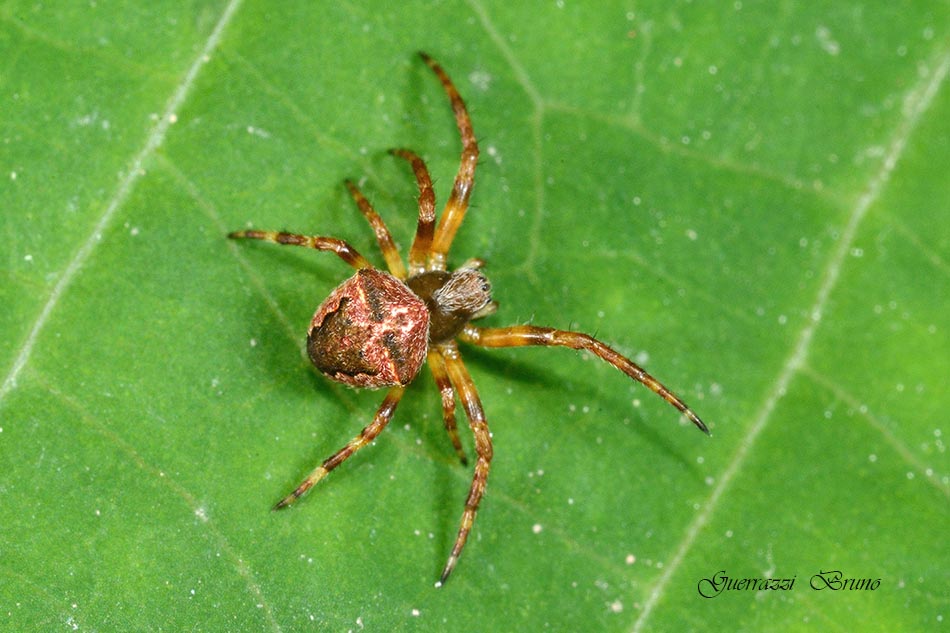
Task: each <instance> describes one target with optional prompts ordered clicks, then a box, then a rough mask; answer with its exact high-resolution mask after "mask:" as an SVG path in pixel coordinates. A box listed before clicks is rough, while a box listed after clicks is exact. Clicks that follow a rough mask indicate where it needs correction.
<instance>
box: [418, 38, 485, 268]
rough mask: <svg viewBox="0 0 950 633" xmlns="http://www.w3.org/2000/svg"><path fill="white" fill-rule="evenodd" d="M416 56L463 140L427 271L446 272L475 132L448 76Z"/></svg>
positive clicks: (471, 176) (467, 193) (465, 195)
mask: <svg viewBox="0 0 950 633" xmlns="http://www.w3.org/2000/svg"><path fill="white" fill-rule="evenodd" d="M419 56H420V57H421V58H422V60H423V61H424V62H425V63H426V64H428V66H429V68H431V69H432V71H433V72H434V73H435V74H436V76H437V77H438V78H439V81H441V82H442V88H443V89H444V90H445V94H447V95H448V97H449V101H450V102H451V104H452V111H453V112H454V113H455V124H456V125H457V126H458V129H459V134H460V135H461V137H462V157H461V160H460V163H459V170H458V173H457V174H456V175H455V183H454V184H453V185H452V193H451V194H450V195H449V200H448V202H447V203H446V204H445V210H444V211H443V212H442V217H441V219H439V225H438V227H437V228H436V230H435V238H434V240H433V243H432V248H431V251H430V253H429V270H445V265H446V259H447V258H448V253H449V248H451V246H452V240H453V239H455V232H456V231H458V228H459V226H460V225H461V224H462V220H463V219H465V212H466V211H467V210H468V200H469V198H470V197H471V195H472V185H474V184H475V166H476V165H477V164H478V143H477V142H476V141H475V132H474V131H473V130H472V121H471V119H470V118H469V116H468V110H466V109H465V102H464V101H463V100H462V97H461V95H459V92H458V90H456V88H455V85H454V84H453V83H452V80H451V79H449V76H448V74H446V72H445V71H444V70H443V69H442V67H441V66H440V65H439V64H438V63H437V62H436V61H435V60H433V59H432V58H431V57H429V56H428V55H426V54H425V53H423V52H421V51H420V52H419Z"/></svg>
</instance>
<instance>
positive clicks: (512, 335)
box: [459, 324, 709, 435]
mask: <svg viewBox="0 0 950 633" xmlns="http://www.w3.org/2000/svg"><path fill="white" fill-rule="evenodd" d="M459 338H460V339H461V340H463V341H465V342H467V343H472V344H473V345H480V346H481V347H523V346H526V345H544V346H552V345H559V346H563V347H570V348H571V349H583V350H587V351H588V352H591V353H593V354H595V355H597V357H598V358H601V359H603V360H605V361H607V362H608V363H610V364H611V365H613V366H614V367H616V368H617V369H619V370H620V371H622V372H623V373H625V374H627V375H628V376H630V377H631V378H633V379H634V380H636V381H637V382H640V383H642V384H643V385H644V386H645V387H646V388H647V389H649V390H650V391H652V392H653V393H655V394H657V395H658V396H660V397H661V398H663V399H664V400H666V401H667V402H668V403H670V404H671V405H673V406H674V407H676V408H677V409H678V410H679V411H680V412H681V413H682V414H683V415H685V416H686V417H687V418H689V420H690V421H691V422H692V423H693V424H695V425H696V426H697V427H698V428H699V429H700V430H701V431H702V432H703V433H705V434H706V435H709V428H708V427H707V426H706V425H705V424H704V423H703V421H702V420H700V419H699V416H697V415H696V414H695V413H694V412H693V410H692V409H690V408H689V407H688V406H687V405H686V403H685V402H683V401H682V400H681V399H680V398H679V397H678V396H676V394H674V393H673V392H671V391H670V390H669V389H667V388H666V387H665V386H663V384H661V383H660V381H658V380H657V379H656V378H654V377H653V376H651V375H650V374H648V373H647V372H646V370H644V369H643V368H642V367H640V366H639V365H637V364H636V363H634V362H633V361H632V360H630V359H629V358H627V357H626V356H624V355H623V354H621V353H620V352H618V351H617V350H615V349H613V348H611V347H609V346H608V345H606V344H604V343H602V342H601V341H598V340H597V339H595V338H594V337H592V336H588V335H587V334H582V333H580V332H569V331H567V330H558V329H555V328H550V327H538V326H534V325H515V326H512V327H501V328H481V327H477V326H474V325H471V324H469V325H466V326H465V329H464V330H462V333H461V334H460V335H459Z"/></svg>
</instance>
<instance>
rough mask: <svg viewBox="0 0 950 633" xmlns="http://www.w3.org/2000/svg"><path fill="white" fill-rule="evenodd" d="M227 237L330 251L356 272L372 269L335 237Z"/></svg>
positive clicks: (268, 234)
mask: <svg viewBox="0 0 950 633" xmlns="http://www.w3.org/2000/svg"><path fill="white" fill-rule="evenodd" d="M228 237H229V238H231V239H232V240H242V239H249V240H263V241H265V242H273V243H274V244H289V245H291V246H305V247H307V248H313V249H316V250H318V251H331V252H333V253H336V254H337V255H338V256H339V257H340V259H342V260H343V261H345V262H346V263H347V264H349V265H350V266H352V267H353V268H356V269H357V270H359V269H361V268H372V267H373V265H372V264H370V263H369V262H368V261H367V260H366V258H365V257H363V256H362V255H360V254H359V252H357V250H356V249H355V248H353V247H352V246H350V245H349V244H347V243H346V242H344V241H343V240H340V239H337V238H335V237H322V236H318V235H298V234H296V233H285V232H284V231H259V230H257V229H248V230H245V231H233V232H231V233H228Z"/></svg>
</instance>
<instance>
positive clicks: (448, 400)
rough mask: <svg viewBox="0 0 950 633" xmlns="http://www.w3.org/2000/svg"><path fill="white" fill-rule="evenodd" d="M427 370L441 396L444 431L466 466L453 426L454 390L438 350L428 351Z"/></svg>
mask: <svg viewBox="0 0 950 633" xmlns="http://www.w3.org/2000/svg"><path fill="white" fill-rule="evenodd" d="M428 360H429V369H430V370H431V371H432V378H433V379H435V386H436V387H438V389H439V393H440V394H441V395H442V419H443V420H444V421H445V430H446V432H448V434H449V439H450V440H451V441H452V446H454V447H455V452H456V454H458V456H459V460H460V461H461V462H462V465H463V466H467V465H468V458H467V457H466V456H465V451H464V450H463V449H462V442H461V441H460V440H459V431H458V426H456V424H455V389H454V388H453V387H452V381H451V380H449V374H448V373H447V372H446V369H445V359H444V358H442V353H441V352H440V351H439V350H438V348H433V349H431V350H429V355H428Z"/></svg>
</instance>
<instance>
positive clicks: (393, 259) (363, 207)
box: [343, 180, 406, 279]
mask: <svg viewBox="0 0 950 633" xmlns="http://www.w3.org/2000/svg"><path fill="white" fill-rule="evenodd" d="M343 184H345V185H346V188H347V189H349V191H350V195H351V196H353V200H354V201H356V206H357V207H359V210H360V213H362V214H363V217H364V218H366V221H367V222H369V225H370V227H371V228H372V229H373V233H374V234H375V235H376V243H377V244H379V250H380V251H381V252H382V254H383V259H385V260H386V267H387V268H389V272H391V273H392V275H393V277H395V278H397V279H405V278H406V267H405V266H403V264H402V259H401V258H400V257H399V249H397V248H396V244H395V243H394V242H393V236H392V235H391V234H390V233H389V229H388V228H386V223H385V222H383V219H382V218H381V217H379V214H378V213H376V209H374V208H373V205H372V204H370V201H369V200H367V199H366V196H364V195H363V192H362V191H360V190H359V187H357V186H356V185H355V184H353V182H352V181H350V180H345V181H344V182H343Z"/></svg>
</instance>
